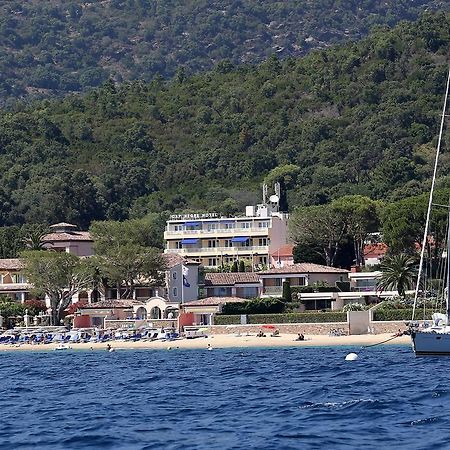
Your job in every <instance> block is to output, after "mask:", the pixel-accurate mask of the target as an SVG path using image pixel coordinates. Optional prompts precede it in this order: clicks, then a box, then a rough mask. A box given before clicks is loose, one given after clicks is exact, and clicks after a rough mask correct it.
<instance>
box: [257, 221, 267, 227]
mask: <svg viewBox="0 0 450 450" xmlns="http://www.w3.org/2000/svg"><path fill="white" fill-rule="evenodd" d="M258 227H259V228H269V222H268V221H267V220H265V221H264V222H258Z"/></svg>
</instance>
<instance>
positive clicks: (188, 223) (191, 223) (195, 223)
mask: <svg viewBox="0 0 450 450" xmlns="http://www.w3.org/2000/svg"><path fill="white" fill-rule="evenodd" d="M184 224H185V225H186V226H187V227H196V226H198V225H201V224H202V223H201V222H184Z"/></svg>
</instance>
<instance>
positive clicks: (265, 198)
mask: <svg viewBox="0 0 450 450" xmlns="http://www.w3.org/2000/svg"><path fill="white" fill-rule="evenodd" d="M262 192H263V198H262V200H263V204H264V205H265V204H266V203H267V184H266V183H264V184H263V186H262Z"/></svg>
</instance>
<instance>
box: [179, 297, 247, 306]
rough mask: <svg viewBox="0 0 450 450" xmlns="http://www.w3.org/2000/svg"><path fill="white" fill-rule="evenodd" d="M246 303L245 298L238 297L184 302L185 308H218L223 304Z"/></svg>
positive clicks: (209, 298) (208, 298)
mask: <svg viewBox="0 0 450 450" xmlns="http://www.w3.org/2000/svg"><path fill="white" fill-rule="evenodd" d="M243 302H248V299H247V298H240V297H206V298H202V299H200V300H193V301H192V302H186V303H185V306H218V305H223V304H225V303H243Z"/></svg>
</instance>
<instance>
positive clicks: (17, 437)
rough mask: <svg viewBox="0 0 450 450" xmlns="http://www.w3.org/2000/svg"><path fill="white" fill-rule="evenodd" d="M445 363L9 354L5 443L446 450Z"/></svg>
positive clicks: (279, 353)
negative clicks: (443, 449)
mask: <svg viewBox="0 0 450 450" xmlns="http://www.w3.org/2000/svg"><path fill="white" fill-rule="evenodd" d="M350 351H357V352H358V353H359V359H358V360H357V361H352V362H349V361H345V360H344V358H345V355H346V354H347V353H349V352H350ZM449 363H450V360H449V359H445V358H415V357H414V356H413V354H412V351H411V350H410V348H409V347H406V346H379V347H373V348H371V349H366V350H363V351H359V349H358V348H356V347H353V348H352V347H333V348H325V347H322V348H305V347H304V348H285V349H279V348H278V349H227V350H219V349H215V350H214V351H206V350H177V349H175V350H171V351H162V350H159V351H150V350H140V351H137V350H136V351H135V350H126V351H125V350H124V351H120V350H119V351H116V352H114V353H108V352H106V351H64V352H2V353H0V386H1V390H0V449H34V448H39V449H41V448H42V449H164V450H172V449H205V450H206V449H208V450H210V449H221V450H223V449H277V450H281V449H340V448H351V449H360V448H364V449H380V448H396V449H402V448H405V449H428V448H440V449H441V448H450V444H449V440H448V436H447V434H446V432H445V430H447V429H448V428H449V427H450V412H449V400H450V397H449V394H450V386H449V383H448V379H449V370H448V364H449Z"/></svg>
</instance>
